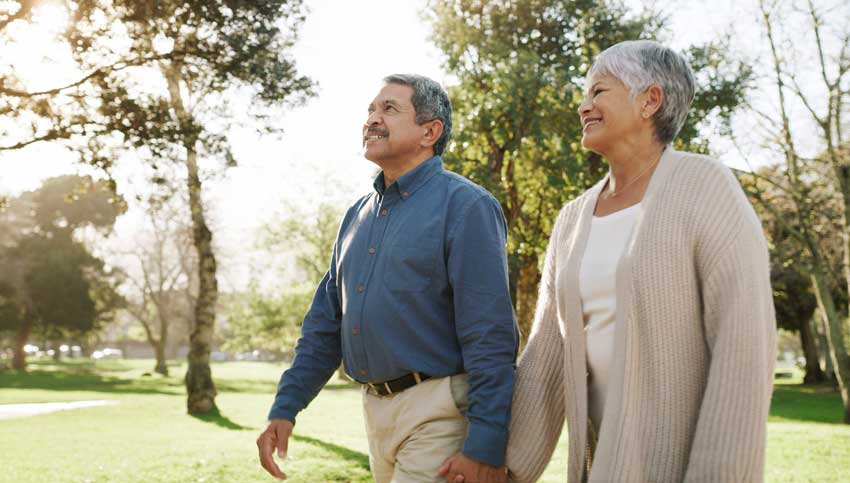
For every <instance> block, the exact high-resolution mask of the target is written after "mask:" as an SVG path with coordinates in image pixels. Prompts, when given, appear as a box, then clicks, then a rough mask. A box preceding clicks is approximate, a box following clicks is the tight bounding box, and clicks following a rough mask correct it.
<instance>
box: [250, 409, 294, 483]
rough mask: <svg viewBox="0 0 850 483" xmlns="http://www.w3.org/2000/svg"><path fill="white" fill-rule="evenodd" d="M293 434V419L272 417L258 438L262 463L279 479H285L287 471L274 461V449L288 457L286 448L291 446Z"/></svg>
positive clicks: (280, 454)
mask: <svg viewBox="0 0 850 483" xmlns="http://www.w3.org/2000/svg"><path fill="white" fill-rule="evenodd" d="M291 434H292V421H290V420H288V419H272V420H271V421H269V423H268V425H266V429H265V430H263V432H262V433H260V437H259V438H257V448H258V449H259V451H260V464H261V465H262V466H263V468H265V470H266V471H268V472H269V474H270V475H272V476H274V477H275V478H277V479H280V480H285V479H286V473H284V472H283V471H281V469H280V467H279V466H278V465H277V463H275V462H274V456H273V454H274V449H275V448H277V455H278V456H279V457H281V458H285V457H286V449H287V448H288V447H289V436H290V435H291Z"/></svg>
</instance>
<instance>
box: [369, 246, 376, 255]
mask: <svg viewBox="0 0 850 483" xmlns="http://www.w3.org/2000/svg"><path fill="white" fill-rule="evenodd" d="M376 251H377V250H375V247H371V248H369V253H371V254H372V255H374V254H375V252H376Z"/></svg>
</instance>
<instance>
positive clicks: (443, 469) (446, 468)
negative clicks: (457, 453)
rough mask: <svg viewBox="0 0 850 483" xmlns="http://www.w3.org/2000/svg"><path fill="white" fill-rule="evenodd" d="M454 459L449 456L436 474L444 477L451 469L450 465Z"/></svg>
mask: <svg viewBox="0 0 850 483" xmlns="http://www.w3.org/2000/svg"><path fill="white" fill-rule="evenodd" d="M454 459H455V457H454V456H450V457H449V458H448V459H447V460H446V461H444V462H443V466H441V467H440V469H438V470H437V473H439V474H440V476H445V475H446V474H447V473H448V472H449V470H450V469H452V463H453V462H454Z"/></svg>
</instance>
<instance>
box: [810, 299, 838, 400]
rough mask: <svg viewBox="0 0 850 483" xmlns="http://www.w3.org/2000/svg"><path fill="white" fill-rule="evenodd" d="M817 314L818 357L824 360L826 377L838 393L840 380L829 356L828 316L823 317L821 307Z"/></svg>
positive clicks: (822, 363) (823, 365)
mask: <svg viewBox="0 0 850 483" xmlns="http://www.w3.org/2000/svg"><path fill="white" fill-rule="evenodd" d="M815 313H816V314H817V319H818V322H817V324H816V325H815V329H816V332H817V336H818V346H819V347H820V349H819V352H820V353H819V354H818V357H820V358H822V362H821V367H823V373H824V377H826V380H828V381H830V382H831V383H832V384H833V386H835V390H836V391H837V390H838V378H836V377H835V368H833V367H832V357H830V356H829V342H827V340H826V332H827V331H828V330H829V323H828V322H827V321H826V316H825V315H823V313H822V310H821V309H820V307H818V309H817V312H815Z"/></svg>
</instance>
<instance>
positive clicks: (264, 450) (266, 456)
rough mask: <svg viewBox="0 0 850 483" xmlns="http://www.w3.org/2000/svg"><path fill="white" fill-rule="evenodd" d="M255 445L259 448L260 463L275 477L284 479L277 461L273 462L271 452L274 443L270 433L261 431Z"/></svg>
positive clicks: (284, 476) (284, 475)
mask: <svg viewBox="0 0 850 483" xmlns="http://www.w3.org/2000/svg"><path fill="white" fill-rule="evenodd" d="M257 446H259V449H260V465H261V466H262V467H263V468H264V469H265V470H266V471H267V472H268V473H269V474H270V475H272V476H274V477H275V478H278V479H281V480H285V479H286V474H285V473H284V472H283V471H281V470H280V467H279V466H278V465H277V463H275V462H274V457H273V456H272V453H273V452H274V443H273V441H272V437H271V434H269V433H263V435H262V436H260V439H258V440H257Z"/></svg>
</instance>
